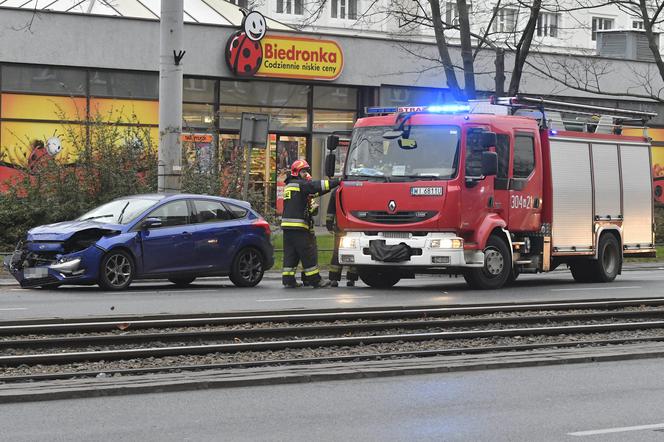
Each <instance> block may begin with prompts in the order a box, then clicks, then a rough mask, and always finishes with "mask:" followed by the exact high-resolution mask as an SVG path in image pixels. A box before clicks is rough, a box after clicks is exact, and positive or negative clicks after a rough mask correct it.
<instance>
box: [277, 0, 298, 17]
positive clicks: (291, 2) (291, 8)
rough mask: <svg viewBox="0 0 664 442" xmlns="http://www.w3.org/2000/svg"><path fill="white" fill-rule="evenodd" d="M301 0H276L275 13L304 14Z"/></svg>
mask: <svg viewBox="0 0 664 442" xmlns="http://www.w3.org/2000/svg"><path fill="white" fill-rule="evenodd" d="M303 2H304V1H303V0H277V13H279V14H292V15H302V14H304V7H303Z"/></svg>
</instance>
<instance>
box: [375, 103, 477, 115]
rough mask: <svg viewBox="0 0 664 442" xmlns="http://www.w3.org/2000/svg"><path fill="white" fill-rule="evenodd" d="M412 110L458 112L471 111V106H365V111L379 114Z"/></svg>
mask: <svg viewBox="0 0 664 442" xmlns="http://www.w3.org/2000/svg"><path fill="white" fill-rule="evenodd" d="M410 112H430V113H432V114H456V113H461V112H470V106H468V105H467V104H443V105H434V106H402V107H365V108H364V113H365V114H367V115H377V114H396V113H410Z"/></svg>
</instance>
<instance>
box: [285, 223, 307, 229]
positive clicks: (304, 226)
mask: <svg viewBox="0 0 664 442" xmlns="http://www.w3.org/2000/svg"><path fill="white" fill-rule="evenodd" d="M281 227H299V228H302V229H308V228H309V224H307V223H290V222H282V223H281Z"/></svg>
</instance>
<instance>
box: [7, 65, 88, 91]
mask: <svg viewBox="0 0 664 442" xmlns="http://www.w3.org/2000/svg"><path fill="white" fill-rule="evenodd" d="M2 90H3V91H5V92H32V93H44V94H60V95H85V71H83V70H75V69H62V68H49V67H32V66H11V65H6V66H3V67H2Z"/></svg>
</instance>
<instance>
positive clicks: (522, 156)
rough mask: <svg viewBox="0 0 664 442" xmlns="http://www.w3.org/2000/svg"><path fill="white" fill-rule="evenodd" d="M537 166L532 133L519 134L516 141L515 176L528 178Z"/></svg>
mask: <svg viewBox="0 0 664 442" xmlns="http://www.w3.org/2000/svg"><path fill="white" fill-rule="evenodd" d="M534 168H535V142H534V139H533V136H532V135H517V136H516V138H515V141H514V170H513V173H512V175H513V176H514V178H528V177H529V176H530V173H531V172H532V171H533V169H534Z"/></svg>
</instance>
